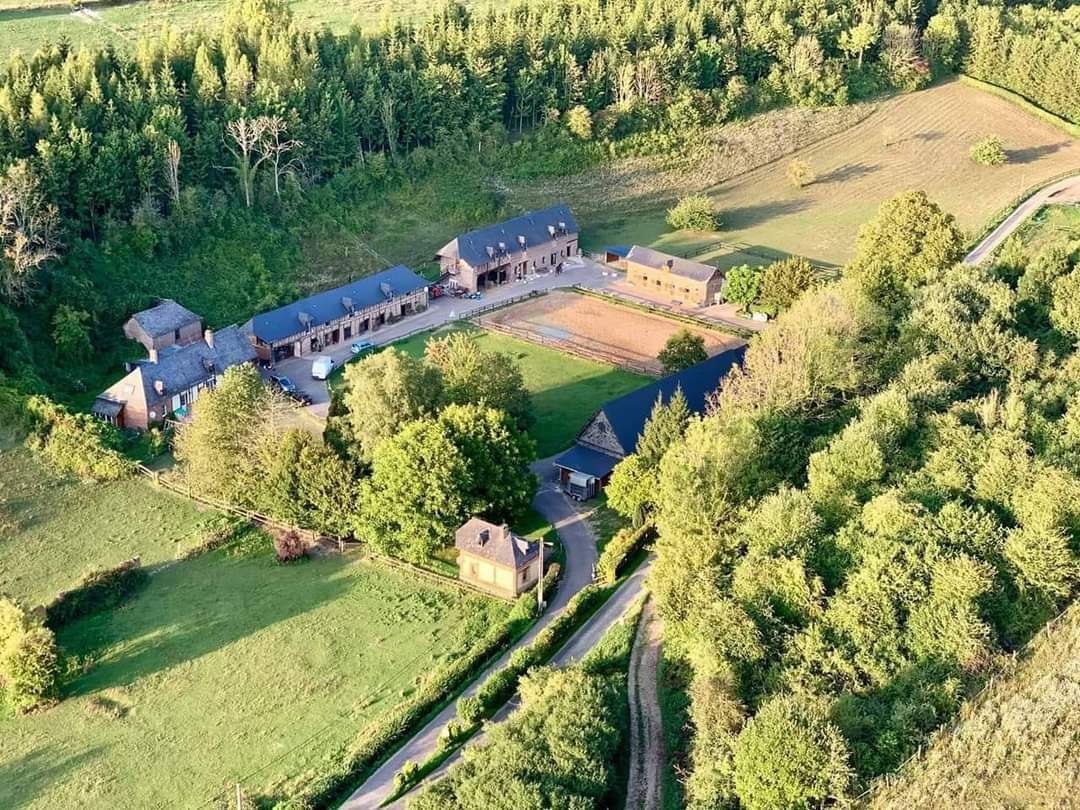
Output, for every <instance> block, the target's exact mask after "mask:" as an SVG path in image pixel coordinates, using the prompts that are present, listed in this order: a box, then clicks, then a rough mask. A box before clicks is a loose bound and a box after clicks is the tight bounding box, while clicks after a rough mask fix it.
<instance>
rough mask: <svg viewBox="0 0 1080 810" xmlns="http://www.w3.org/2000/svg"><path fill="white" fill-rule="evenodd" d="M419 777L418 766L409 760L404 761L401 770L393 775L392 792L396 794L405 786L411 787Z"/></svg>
mask: <svg viewBox="0 0 1080 810" xmlns="http://www.w3.org/2000/svg"><path fill="white" fill-rule="evenodd" d="M419 776H420V766H419V765H418V764H417V763H415V762H413V761H412V760H411V759H407V760H405V763H404V764H403V765H402V766H401V770H400V771H398V772H397V773H396V774H394V792H395V793H397V792H398V791H399V790H401V789H402V788H404V787H405V786H407V785H411V784H412V783H413V782H415V781H416V780H417V778H419Z"/></svg>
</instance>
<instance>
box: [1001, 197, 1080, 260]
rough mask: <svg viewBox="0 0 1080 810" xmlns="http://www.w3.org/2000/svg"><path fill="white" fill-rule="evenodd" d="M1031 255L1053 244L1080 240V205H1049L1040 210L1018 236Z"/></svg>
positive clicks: (1021, 229) (1026, 223) (1018, 232)
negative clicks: (1061, 241)
mask: <svg viewBox="0 0 1080 810" xmlns="http://www.w3.org/2000/svg"><path fill="white" fill-rule="evenodd" d="M1016 235H1017V236H1018V237H1019V238H1020V240H1021V241H1022V242H1023V243H1024V248H1025V249H1026V250H1027V251H1029V252H1030V253H1033V254H1034V253H1038V252H1039V251H1040V250H1041V249H1042V248H1044V247H1045V246H1046V245H1048V244H1050V243H1051V242H1057V241H1060V240H1074V239H1075V240H1080V205H1048V206H1046V207H1045V208H1040V209H1039V210H1038V211H1036V212H1035V215H1034V216H1033V217H1032V218H1031V219H1029V220H1028V221H1027V222H1025V223H1024V224H1023V226H1022V227H1021V228H1020V230H1019V231H1017V234H1016Z"/></svg>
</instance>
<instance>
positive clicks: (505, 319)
mask: <svg viewBox="0 0 1080 810" xmlns="http://www.w3.org/2000/svg"><path fill="white" fill-rule="evenodd" d="M477 322H478V323H479V325H481V326H482V327H484V328H485V329H490V330H492V331H497V332H503V333H506V334H510V335H513V336H514V337H517V338H521V339H523V340H528V341H530V342H532V343H539V344H541V345H544V346H550V347H552V348H555V349H559V350H560V351H565V352H567V353H569V354H575V355H578V356H581V357H586V358H588V359H590V360H599V361H600V362H604V363H609V364H611V365H614V366H619V367H621V368H625V369H628V370H630V371H634V372H637V373H639V374H649V375H652V376H658V375H660V374H661V373H662V371H663V370H662V368H661V366H660V363H659V361H658V360H657V359H656V355H657V354H659V352H660V350H661V349H663V348H664V344H665V343H666V342H667V340H668V338H670V337H671V336H672V335H674V334H675V333H676V332H678V331H679V330H681V329H689V330H690V331H691V332H693V333H694V334H697V335H700V336H701V337H702V338H703V339H704V340H705V350H706V351H707V352H708V353H709V354H710V355H713V354H717V353H719V352H721V351H724V350H725V349H730V348H732V347H734V346H736V345H738V344H739V343H740V342H741V341H740V340H739V339H738V338H737V337H735V336H733V335H725V334H723V333H720V332H717V331H714V330H711V329H708V328H706V327H704V326H694V325H689V324H685V323H680V322H678V321H675V320H673V319H671V318H665V317H664V316H662V315H659V314H652V313H649V312H644V311H641V310H637V309H632V308H630V307H625V306H620V305H619V304H618V303H614V302H610V301H605V300H602V299H600V298H596V297H592V296H585V295H578V294H576V293H573V292H567V291H558V290H555V291H552V292H551V293H549V294H548V295H545V296H543V297H540V298H535V299H533V300H530V301H525V302H523V303H519V304H515V305H514V306H511V307H505V308H503V309H500V310H497V311H495V312H493V313H490V314H488V315H484V316H482V317H480V318H478V319H477Z"/></svg>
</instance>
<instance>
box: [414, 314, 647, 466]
mask: <svg viewBox="0 0 1080 810" xmlns="http://www.w3.org/2000/svg"><path fill="white" fill-rule="evenodd" d="M452 328H454V327H452ZM472 331H473V332H474V333H475V335H476V340H477V341H478V342H479V343H480V345H481V346H482V347H483V348H484V349H486V350H488V351H499V352H504V353H506V354H509V355H511V356H512V357H513V358H514V359H515V360H517V362H518V363H519V364H520V366H521V372H522V375H523V376H524V377H525V387H526V388H527V389H528V390H529V393H530V394H531V395H532V402H533V414H534V415H535V417H536V421H535V423H534V424H533V426H532V429H531V430H530V433H531V434H532V437H533V438H534V439H535V440H536V454H537V457H538V458H547V457H548V456H552V455H554V454H555V453H558V452H559V451H560V450H565V449H566V448H567V447H569V446H570V445H571V444H573V443H574V439H575V438H576V437H577V434H578V432H579V431H580V430H581V429H582V428H583V427H584V426H585V423H586V422H588V421H589V419H590V418H591V417H592V416H593V414H594V413H596V411H597V409H599V407H600V406H601V405H602V404H603V403H604V402H607V401H608V400H609V399H612V398H614V397H617V396H621V395H622V394H625V393H628V392H629V391H633V390H634V389H635V388H640V387H641V386H643V385H645V384H646V383H649V382H652V380H651V379H650V378H649V377H643V376H641V375H640V374H633V373H631V372H629V371H623V370H622V369H618V368H613V367H612V366H608V365H604V364H603V363H596V362H593V361H592V360H584V359H582V358H580V357H574V356H573V355H568V354H564V353H562V352H559V351H555V350H554V349H549V348H547V347H545V346H538V345H536V344H534V343H527V342H526V341H523V340H518V339H517V338H512V337H509V336H506V335H500V334H497V333H494V332H484V331H482V330H472ZM446 332H447V330H445V329H444V330H440V331H438V332H435V333H431V332H426V333H423V334H420V335H416V336H414V337H411V338H409V339H407V340H404V341H401V342H400V343H396V344H394V345H395V347H396V348H398V349H400V350H402V351H404V352H407V353H408V354H411V355H413V356H414V357H420V356H422V355H423V353H424V346H425V345H426V344H427V342H428V341H429V340H430V339H431V338H432V337H433V336H434V337H438V336H440V335H445V334H446Z"/></svg>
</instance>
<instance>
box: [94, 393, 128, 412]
mask: <svg viewBox="0 0 1080 810" xmlns="http://www.w3.org/2000/svg"><path fill="white" fill-rule="evenodd" d="M123 409H124V403H123V402H118V401H117V400H115V399H112V398H111V397H109V396H105V395H102V396H99V397H97V398H96V399H94V404H93V407H91V408H90V412H91V413H96V414H97V415H98V416H116V415H117V414H118V413H120V411H122V410H123Z"/></svg>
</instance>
